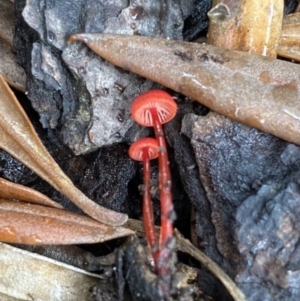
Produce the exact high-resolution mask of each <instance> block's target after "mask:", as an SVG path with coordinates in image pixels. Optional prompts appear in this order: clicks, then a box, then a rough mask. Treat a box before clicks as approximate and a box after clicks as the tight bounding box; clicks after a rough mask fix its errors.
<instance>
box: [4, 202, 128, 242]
mask: <svg viewBox="0 0 300 301" xmlns="http://www.w3.org/2000/svg"><path fill="white" fill-rule="evenodd" d="M131 234H133V231H132V230H130V229H126V228H123V227H112V226H108V225H104V224H102V223H99V222H97V221H96V220H93V219H91V218H89V217H87V216H83V215H79V214H75V213H71V212H68V211H65V210H61V209H56V208H49V207H44V206H39V205H33V204H26V203H19V202H14V201H7V200H0V241H2V242H9V243H22V244H34V245H39V244H85V243H97V242H103V241H107V240H111V239H114V238H118V237H123V236H127V235H131Z"/></svg>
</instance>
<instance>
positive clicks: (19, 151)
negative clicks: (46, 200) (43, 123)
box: [0, 75, 127, 226]
mask: <svg viewBox="0 0 300 301" xmlns="http://www.w3.org/2000/svg"><path fill="white" fill-rule="evenodd" d="M0 106H1V110H0V132H1V136H0V148H2V149H4V150H5V151H7V152H8V153H9V154H11V155H12V156H13V157H15V158H16V159H18V160H19V161H20V162H22V163H23V164H24V165H26V166H27V167H28V168H30V169H32V170H33V171H34V172H36V173H37V174H38V175H39V176H40V177H41V178H43V179H44V180H46V181H47V182H48V183H49V184H51V185H52V186H53V187H54V188H55V189H57V190H58V191H60V192H61V193H62V194H64V195H65V196H66V197H68V198H69V199H70V200H71V201H72V202H73V203H74V204H75V205H77V206H78V207H79V208H81V209H82V210H83V211H84V212H85V213H86V214H88V215H90V216H91V217H93V218H95V219H96V220H98V221H100V222H102V223H104V224H107V225H111V226H119V225H122V224H124V223H125V222H126V220H127V215H126V214H122V213H118V212H115V211H112V210H109V209H106V208H104V207H102V206H100V205H98V204H96V203H95V202H93V201H92V200H90V199H89V198H88V197H87V196H85V195H84V194H83V193H82V192H81V191H80V190H79V189H78V188H76V187H75V186H74V184H73V183H72V181H71V180H70V179H69V178H68V177H67V175H66V174H65V173H64V172H63V171H62V170H61V168H60V167H59V166H58V164H57V163H56V162H55V161H54V159H53V158H52V157H51V155H50V154H49V152H48V151H47V150H46V148H45V147H44V145H43V144H42V142H41V140H40V139H39V137H38V135H37V133H36V131H35V130H34V128H33V126H32V124H31V123H30V121H29V119H28V117H27V115H26V113H25V112H24V110H23V108H22V107H21V105H20V104H19V102H18V100H17V99H16V97H15V95H14V94H13V92H12V91H11V89H10V88H9V86H8V85H7V83H6V82H5V80H4V79H3V77H2V76H1V75H0Z"/></svg>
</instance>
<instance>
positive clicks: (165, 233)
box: [131, 90, 177, 274]
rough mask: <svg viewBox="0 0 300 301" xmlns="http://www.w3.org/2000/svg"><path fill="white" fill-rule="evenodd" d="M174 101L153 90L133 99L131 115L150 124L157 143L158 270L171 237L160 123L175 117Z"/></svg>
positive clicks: (166, 167)
mask: <svg viewBox="0 0 300 301" xmlns="http://www.w3.org/2000/svg"><path fill="white" fill-rule="evenodd" d="M176 112H177V104H176V102H175V101H174V99H173V98H172V97H171V95H169V94H168V93H167V92H164V91H161V90H152V91H148V92H146V93H143V94H141V95H139V96H138V97H137V98H135V100H134V101H133V102H132V106H131V115H132V118H133V119H134V120H135V121H136V122H137V123H138V124H140V125H143V126H153V128H154V132H155V137H156V140H157V142H158V151H159V155H158V164H159V190H160V203H161V233H160V241H159V260H158V267H157V269H158V271H159V273H160V274H165V273H168V271H166V270H165V268H164V265H165V261H166V260H168V257H169V252H171V250H170V248H169V247H168V245H169V242H170V241H171V239H172V238H173V216H174V214H173V200H172V192H171V174H170V168H169V160H168V154H167V144H166V140H165V136H164V132H163V128H162V124H164V123H166V122H168V121H170V120H171V119H172V118H174V117H175V115H176Z"/></svg>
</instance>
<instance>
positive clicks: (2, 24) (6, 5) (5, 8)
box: [0, 0, 15, 59]
mask: <svg viewBox="0 0 300 301" xmlns="http://www.w3.org/2000/svg"><path fill="white" fill-rule="evenodd" d="M14 22H15V15H14V5H13V3H12V2H11V1H9V0H0V39H2V40H4V41H5V42H6V43H7V44H8V45H9V46H10V47H12V41H13V35H14V26H15V23H14ZM2 59H3V57H2Z"/></svg>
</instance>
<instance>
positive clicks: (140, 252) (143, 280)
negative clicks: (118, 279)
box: [122, 239, 212, 301]
mask: <svg viewBox="0 0 300 301" xmlns="http://www.w3.org/2000/svg"><path fill="white" fill-rule="evenodd" d="M149 256H151V255H150V250H149V249H148V248H147V247H145V246H143V245H142V244H141V243H140V242H139V240H138V239H134V240H132V241H131V242H130V243H129V244H128V246H127V248H126V250H125V251H124V259H122V260H123V264H124V273H125V275H126V280H127V283H128V286H129V290H130V292H131V295H132V300H134V301H175V300H184V301H193V300H195V301H196V300H197V301H204V300H206V301H208V300H209V301H211V300H212V299H211V298H209V297H207V296H205V295H204V294H203V293H202V292H201V291H200V289H199V287H197V286H196V285H195V280H196V279H195V278H196V275H197V272H198V271H197V270H195V269H193V268H190V267H186V266H185V265H183V264H179V265H177V266H176V268H175V267H173V273H172V278H171V279H164V278H163V277H159V276H157V275H156V274H154V273H153V271H152V268H151V266H150V263H149V258H150V257H149ZM172 261H174V263H175V261H176V256H173V258H172Z"/></svg>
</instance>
